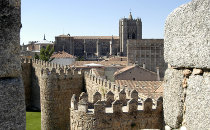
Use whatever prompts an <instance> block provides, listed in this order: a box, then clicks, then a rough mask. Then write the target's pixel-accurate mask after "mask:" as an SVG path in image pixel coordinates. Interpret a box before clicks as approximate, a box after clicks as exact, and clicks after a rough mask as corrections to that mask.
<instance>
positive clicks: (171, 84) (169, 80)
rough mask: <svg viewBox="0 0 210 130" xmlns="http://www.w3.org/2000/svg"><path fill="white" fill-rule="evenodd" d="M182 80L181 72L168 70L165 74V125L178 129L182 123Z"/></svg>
mask: <svg viewBox="0 0 210 130" xmlns="http://www.w3.org/2000/svg"><path fill="white" fill-rule="evenodd" d="M183 79H184V76H183V72H182V70H176V69H172V68H168V69H167V70H166V73H165V79H164V80H165V81H164V93H163V110H164V118H165V123H166V124H167V125H168V126H170V127H172V128H178V127H179V125H180V123H181V122H182V115H183V113H182V111H183V105H184V103H183V102H184V101H183V100H184V90H183V87H182V81H183Z"/></svg>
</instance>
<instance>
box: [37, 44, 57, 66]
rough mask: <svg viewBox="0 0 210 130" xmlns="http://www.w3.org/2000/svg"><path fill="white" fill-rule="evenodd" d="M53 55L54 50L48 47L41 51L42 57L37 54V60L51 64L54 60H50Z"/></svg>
mask: <svg viewBox="0 0 210 130" xmlns="http://www.w3.org/2000/svg"><path fill="white" fill-rule="evenodd" d="M53 53H54V48H50V45H47V47H46V49H45V48H42V49H41V50H40V55H37V54H35V59H39V60H43V61H49V62H51V61H52V60H53V59H54V58H50V57H51V56H52V54H53Z"/></svg>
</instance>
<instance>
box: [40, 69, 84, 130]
mask: <svg viewBox="0 0 210 130" xmlns="http://www.w3.org/2000/svg"><path fill="white" fill-rule="evenodd" d="M82 78H83V76H82V75H81V74H78V72H72V71H71V69H66V70H65V71H64V69H62V68H60V69H56V68H52V69H50V70H49V69H48V68H43V69H42V70H41V80H40V97H41V128H42V129H43V130H48V129H49V130H57V129H63V130H64V129H70V128H69V127H70V124H69V122H70V121H69V120H70V118H69V117H70V115H69V108H70V103H69V101H70V100H71V97H72V95H73V94H76V95H79V94H80V93H81V92H82V90H83V82H82V81H83V80H82Z"/></svg>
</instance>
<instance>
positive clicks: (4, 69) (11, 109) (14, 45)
mask: <svg viewBox="0 0 210 130" xmlns="http://www.w3.org/2000/svg"><path fill="white" fill-rule="evenodd" d="M21 26H22V25H21V0H1V1H0V115H1V116H0V129H1V130H25V129H26V128H25V126H26V125H25V123H26V122H25V120H26V118H25V96H24V87H23V82H22V78H21V71H22V70H21V62H20V29H21Z"/></svg>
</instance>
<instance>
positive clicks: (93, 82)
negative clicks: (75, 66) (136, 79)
mask: <svg viewBox="0 0 210 130" xmlns="http://www.w3.org/2000/svg"><path fill="white" fill-rule="evenodd" d="M84 78H85V80H86V88H87V91H88V90H89V89H93V87H92V86H94V88H95V90H94V92H96V91H98V92H100V93H101V94H102V98H103V99H105V93H107V92H108V91H111V92H113V93H114V95H115V99H117V98H118V96H119V95H118V93H119V92H121V91H122V90H124V91H125V93H126V98H131V97H130V94H131V91H132V89H130V88H128V87H127V86H120V85H117V84H115V83H114V82H111V81H110V80H106V79H103V78H101V77H97V76H95V75H93V74H90V73H88V72H84ZM137 87H138V86H137ZM141 99H142V100H144V99H146V97H141Z"/></svg>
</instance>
